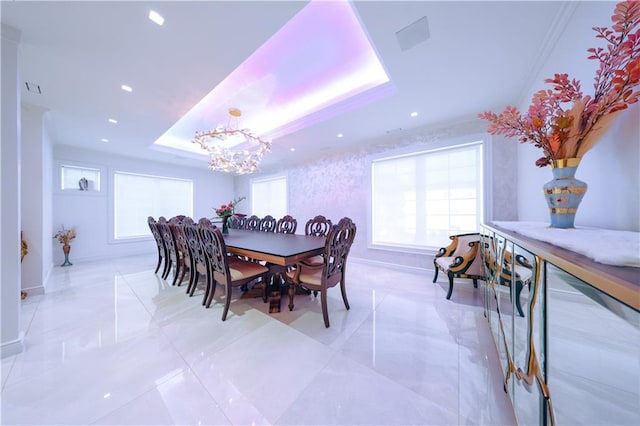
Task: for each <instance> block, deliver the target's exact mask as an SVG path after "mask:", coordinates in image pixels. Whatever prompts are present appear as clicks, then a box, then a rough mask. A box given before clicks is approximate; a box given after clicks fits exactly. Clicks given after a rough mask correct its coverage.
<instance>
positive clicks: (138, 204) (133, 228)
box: [113, 172, 193, 240]
mask: <svg viewBox="0 0 640 426" xmlns="http://www.w3.org/2000/svg"><path fill="white" fill-rule="evenodd" d="M113 207H114V215H113V222H114V223H113V231H114V232H113V236H114V238H115V239H116V240H119V239H127V238H136V237H148V236H149V235H150V232H149V225H147V218H148V217H149V216H153V217H154V218H155V219H156V220H157V219H158V217H160V216H164V217H166V218H167V219H170V218H171V217H173V216H176V215H179V214H183V215H185V216H190V217H191V216H193V181H190V180H185V179H175V178H168V177H162V176H146V175H138V174H133V173H123V172H115V173H114V174H113Z"/></svg>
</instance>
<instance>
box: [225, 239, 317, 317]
mask: <svg viewBox="0 0 640 426" xmlns="http://www.w3.org/2000/svg"><path fill="white" fill-rule="evenodd" d="M325 241H326V238H325V237H315V236H309V235H298V234H280V233H275V232H261V231H247V230H241V229H229V234H227V235H224V242H225V244H226V246H227V251H228V252H229V253H232V254H235V255H237V256H246V257H248V258H251V259H255V260H260V261H264V262H267V264H273V265H278V266H280V267H283V268H286V267H288V266H293V265H295V264H296V263H297V262H298V261H300V260H302V259H306V258H308V257H311V256H315V255H319V254H322V253H323V252H324V246H325ZM268 296H269V312H280V288H279V286H275V287H274V288H272V289H271V291H269V292H268Z"/></svg>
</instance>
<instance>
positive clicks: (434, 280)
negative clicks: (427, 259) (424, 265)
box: [433, 262, 439, 283]
mask: <svg viewBox="0 0 640 426" xmlns="http://www.w3.org/2000/svg"><path fill="white" fill-rule="evenodd" d="M433 266H434V268H433V269H435V270H436V273H435V274H434V275H433V282H434V283H435V282H436V280H437V279H438V271H439V269H438V265H436V263H435V262H433Z"/></svg>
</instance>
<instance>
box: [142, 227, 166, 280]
mask: <svg viewBox="0 0 640 426" xmlns="http://www.w3.org/2000/svg"><path fill="white" fill-rule="evenodd" d="M147 223H148V224H149V229H150V230H151V234H152V235H153V239H154V240H155V241H156V246H157V247H158V263H157V265H156V270H155V271H154V274H157V273H158V271H159V270H160V265H161V264H162V261H163V260H164V261H165V266H164V268H163V270H162V275H164V272H165V269H166V265H167V262H166V258H167V248H166V247H165V245H164V239H163V238H162V234H160V231H159V230H158V225H157V222H156V220H155V219H154V218H153V216H149V217H148V218H147Z"/></svg>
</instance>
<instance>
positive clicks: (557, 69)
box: [503, 2, 640, 231]
mask: <svg viewBox="0 0 640 426" xmlns="http://www.w3.org/2000/svg"><path fill="white" fill-rule="evenodd" d="M614 7H615V3H614V2H580V4H579V5H578V7H577V8H576V10H575V13H574V15H573V17H572V19H571V21H570V22H569V25H568V26H567V28H566V29H565V32H564V34H563V35H562V36H561V37H560V39H559V42H558V43H557V45H556V46H555V48H554V50H553V51H552V53H551V55H550V57H549V59H548V60H547V61H546V63H545V65H544V66H543V67H542V68H541V71H540V73H539V74H538V76H537V78H536V79H535V83H534V85H533V87H531V90H530V94H533V93H534V92H536V91H538V90H540V89H543V88H548V87H549V85H547V84H545V83H544V79H545V78H550V77H553V75H554V74H555V73H565V72H566V73H568V74H569V77H570V78H576V79H578V80H580V81H581V83H582V84H581V86H582V92H583V93H584V94H585V95H591V96H592V95H593V90H594V89H593V83H594V78H595V72H596V69H597V67H598V65H599V62H598V61H595V60H589V59H587V56H588V53H587V51H586V50H587V49H588V48H590V47H598V46H600V47H604V44H603V43H602V41H601V40H599V39H596V37H595V34H596V33H595V31H593V30H592V29H591V28H592V27H594V26H610V25H611V19H610V17H611V15H612V13H613V9H614ZM530 99H531V98H530V97H528V98H527V99H526V103H525V104H523V105H521V106H520V107H521V109H524V110H526V108H528V106H529V103H530ZM503 142H505V143H513V144H517V145H518V172H517V173H518V186H517V189H518V218H519V220H522V221H542V222H548V221H549V214H548V209H547V205H546V202H545V201H544V199H543V196H542V185H543V184H544V183H545V182H547V181H549V180H551V178H552V175H551V169H550V168H548V167H546V168H543V169H539V168H537V167H536V166H535V164H534V163H535V160H536V159H538V158H539V157H541V156H542V152H541V151H540V150H538V149H536V148H534V147H533V146H531V145H522V144H518V143H517V141H516V140H515V139H511V140H506V141H504V140H503ZM576 178H577V179H580V180H582V181H584V182H586V183H587V184H588V190H587V193H586V194H585V196H584V198H583V200H582V203H581V204H580V207H579V208H578V213H577V214H576V221H575V224H576V226H594V227H599V228H608V229H619V230H631V231H640V213H639V210H640V207H639V206H640V198H639V197H640V107H639V106H638V104H635V105H633V106H632V107H631V108H629V109H627V110H625V111H623V112H622V113H621V114H620V115H619V116H618V117H617V119H616V121H615V122H614V123H613V126H612V127H611V129H610V130H609V132H607V134H605V135H604V136H603V137H602V139H601V140H600V141H599V142H598V144H597V145H596V146H595V148H593V149H592V150H591V151H589V152H588V153H587V154H586V155H585V156H584V157H583V158H582V161H581V163H580V166H579V168H578V171H577V173H576Z"/></svg>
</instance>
